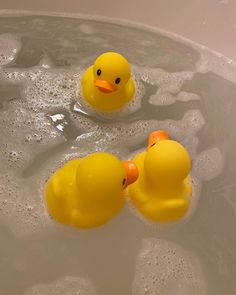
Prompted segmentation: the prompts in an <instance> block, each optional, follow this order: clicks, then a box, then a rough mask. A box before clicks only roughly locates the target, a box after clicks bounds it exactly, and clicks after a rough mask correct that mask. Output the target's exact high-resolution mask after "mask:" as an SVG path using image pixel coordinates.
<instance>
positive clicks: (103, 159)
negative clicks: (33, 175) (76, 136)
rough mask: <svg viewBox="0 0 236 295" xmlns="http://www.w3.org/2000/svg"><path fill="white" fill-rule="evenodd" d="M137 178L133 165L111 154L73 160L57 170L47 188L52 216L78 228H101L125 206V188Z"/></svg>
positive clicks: (48, 206)
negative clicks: (100, 226)
mask: <svg viewBox="0 0 236 295" xmlns="http://www.w3.org/2000/svg"><path fill="white" fill-rule="evenodd" d="M137 177H138V170H137V167H136V165H135V164H134V163H133V162H132V161H126V162H124V163H122V162H121V161H120V160H119V159H118V158H116V157H115V156H113V155H112V154H109V153H101V152H99V153H94V154H90V155H88V156H86V157H84V158H80V159H74V160H71V161H69V162H68V163H66V164H65V165H64V166H63V167H61V168H60V169H59V170H57V171H56V172H55V173H54V174H53V175H52V176H51V177H50V178H49V180H48V181H47V183H46V187H45V199H46V206H47V208H48V211H49V214H50V215H51V217H53V218H54V219H55V220H57V221H58V222H60V223H63V224H67V225H72V226H75V227H79V228H90V227H96V226H99V225H102V224H104V223H106V222H107V221H109V220H110V219H111V218H112V217H113V216H114V215H115V214H116V213H118V212H119V211H120V210H121V209H122V207H123V206H124V204H125V188H126V187H127V185H129V184H131V183H132V182H133V181H135V180H136V179H137Z"/></svg>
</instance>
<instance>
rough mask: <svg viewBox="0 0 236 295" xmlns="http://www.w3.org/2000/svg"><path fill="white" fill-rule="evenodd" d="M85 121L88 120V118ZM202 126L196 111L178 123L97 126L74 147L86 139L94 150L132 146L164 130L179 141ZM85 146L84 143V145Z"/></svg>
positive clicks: (143, 121)
mask: <svg viewBox="0 0 236 295" xmlns="http://www.w3.org/2000/svg"><path fill="white" fill-rule="evenodd" d="M86 120H89V119H88V118H87V119H86ZM203 125H204V119H203V117H202V115H201V112H200V111H198V110H190V111H188V112H186V114H185V115H184V116H183V118H182V119H181V120H179V121H175V120H166V121H157V120H146V121H145V120H140V121H136V122H133V123H116V124H112V123H110V124H99V125H97V127H96V129H93V131H92V132H89V133H87V134H86V135H85V136H84V135H83V136H79V137H78V138H77V140H76V142H77V144H76V143H75V146H80V147H81V145H82V142H84V141H85V142H86V141H87V140H88V138H90V139H91V142H92V141H93V142H94V144H93V146H94V147H95V146H96V149H99V150H100V149H106V148H108V147H111V146H112V145H121V144H124V145H126V146H127V145H128V146H129V145H133V143H135V142H140V141H143V140H146V139H147V137H148V135H149V134H150V132H152V131H153V130H157V129H164V130H166V131H167V132H168V133H169V134H170V136H171V137H173V138H175V139H177V140H181V139H184V138H185V139H186V138H187V137H189V136H192V135H194V134H196V132H198V131H199V130H200V129H201V128H202V126H203ZM85 144H86V143H85Z"/></svg>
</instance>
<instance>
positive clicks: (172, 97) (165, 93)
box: [139, 68, 199, 106]
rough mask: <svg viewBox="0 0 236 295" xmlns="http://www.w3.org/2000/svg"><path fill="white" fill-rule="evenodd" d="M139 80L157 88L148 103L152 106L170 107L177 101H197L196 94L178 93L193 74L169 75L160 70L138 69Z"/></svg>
mask: <svg viewBox="0 0 236 295" xmlns="http://www.w3.org/2000/svg"><path fill="white" fill-rule="evenodd" d="M139 71H140V73H141V79H142V80H143V81H145V82H146V83H149V84H151V85H156V86H157V87H158V89H157V91H156V93H155V94H153V95H151V96H150V98H149V102H150V103H151V104H153V105H157V106H158V105H171V104H173V103H175V102H176V101H177V100H179V101H189V100H194V99H196V98H197V99H199V97H198V96H197V95H196V94H193V93H186V92H180V91H181V88H182V86H183V83H184V82H185V81H186V80H190V79H192V77H193V75H194V73H193V72H176V73H169V72H166V71H164V70H162V69H147V68H142V69H141V68H140V69H139Z"/></svg>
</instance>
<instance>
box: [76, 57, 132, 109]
mask: <svg viewBox="0 0 236 295" xmlns="http://www.w3.org/2000/svg"><path fill="white" fill-rule="evenodd" d="M81 88H82V93H83V97H84V99H85V100H86V101H87V102H88V103H89V104H90V105H92V106H93V107H94V108H95V109H97V110H99V111H103V112H111V111H116V110H119V109H120V108H122V107H123V106H124V105H125V104H127V103H128V102H129V101H130V100H131V99H132V97H133V96H134V93H135V84H134V81H133V79H132V77H131V70H130V65H129V63H128V61H127V60H126V59H125V58H124V57H123V56H122V55H121V54H119V53H116V52H106V53H103V54H102V55H100V56H99V57H98V58H97V59H96V60H95V62H94V65H92V66H90V67H89V68H88V69H87V70H86V71H85V73H84V74H83V76H82V79H81Z"/></svg>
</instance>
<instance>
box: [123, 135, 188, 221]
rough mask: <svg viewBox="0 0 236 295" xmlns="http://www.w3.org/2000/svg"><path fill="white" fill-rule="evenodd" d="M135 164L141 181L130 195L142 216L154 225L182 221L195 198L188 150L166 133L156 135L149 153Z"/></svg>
mask: <svg viewBox="0 0 236 295" xmlns="http://www.w3.org/2000/svg"><path fill="white" fill-rule="evenodd" d="M133 161H134V162H135V164H136V165H137V167H138V170H139V178H138V180H137V181H136V182H135V183H133V184H132V185H130V186H129V188H128V193H129V197H130V200H131V202H132V203H133V204H134V206H135V207H136V208H137V209H138V210H139V211H140V213H142V214H143V215H144V216H145V217H146V218H147V219H149V220H150V221H154V222H171V221H176V220H178V219H180V218H181V217H183V216H184V215H185V214H186V212H187V210H188V208H189V204H190V199H191V194H192V184H191V178H190V176H189V173H190V168H191V161H190V157H189V154H188V152H187V151H186V149H185V148H184V147H183V146H182V145H181V144H180V143H178V142H176V141H174V140H169V137H168V134H167V133H166V132H165V131H155V132H153V133H152V134H151V135H150V137H149V142H148V148H147V151H144V152H142V153H140V154H138V155H137V156H136V157H135V158H134V159H133Z"/></svg>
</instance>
